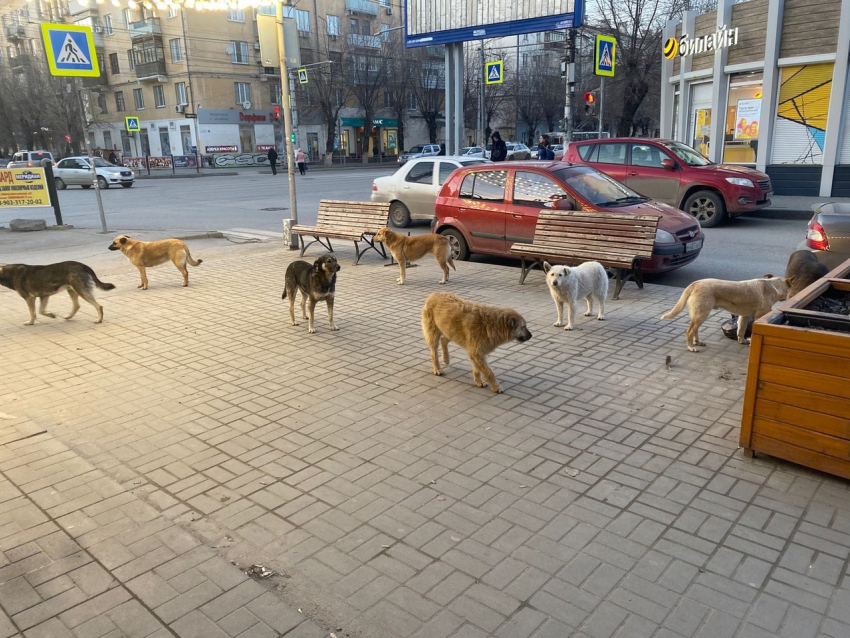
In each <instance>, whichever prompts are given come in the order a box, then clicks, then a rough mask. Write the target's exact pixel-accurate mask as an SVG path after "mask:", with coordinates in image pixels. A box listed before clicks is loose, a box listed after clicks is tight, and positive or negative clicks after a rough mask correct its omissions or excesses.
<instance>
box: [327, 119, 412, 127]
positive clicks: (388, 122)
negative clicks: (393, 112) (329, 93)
mask: <svg viewBox="0 0 850 638" xmlns="http://www.w3.org/2000/svg"><path fill="white" fill-rule="evenodd" d="M363 123H364V120H363V118H362V117H343V118H340V124H341V125H342V126H353V127H355V128H357V127H360V126H363ZM372 126H378V127H384V128H387V127H389V128H395V127H396V126H398V120H395V119H391V118H389V117H373V118H372Z"/></svg>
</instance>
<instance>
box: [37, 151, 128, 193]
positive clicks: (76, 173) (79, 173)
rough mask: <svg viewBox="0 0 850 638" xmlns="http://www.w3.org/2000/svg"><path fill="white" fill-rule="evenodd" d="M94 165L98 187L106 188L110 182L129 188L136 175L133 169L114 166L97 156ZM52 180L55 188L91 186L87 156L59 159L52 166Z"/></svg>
mask: <svg viewBox="0 0 850 638" xmlns="http://www.w3.org/2000/svg"><path fill="white" fill-rule="evenodd" d="M94 166H95V170H96V171H97V184H98V188H101V189H106V188H109V186H110V185H111V184H121V186H123V187H124V188H130V187H131V186H132V185H133V182H134V181H135V179H136V177H135V175H133V171H131V170H130V169H129V168H124V167H123V166H115V165H114V164H110V163H109V162H107V161H106V160H104V159H101V158H99V157H95V158H94ZM53 181H54V183H55V184H56V188H58V189H59V190H64V189H65V188H67V187H68V186H82V187H83V188H91V187H92V176H91V166H90V165H89V158H88V157H66V158H65V159H63V160H59V163H58V164H57V165H56V166H55V167H54V168H53Z"/></svg>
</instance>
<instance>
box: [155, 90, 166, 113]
mask: <svg viewBox="0 0 850 638" xmlns="http://www.w3.org/2000/svg"><path fill="white" fill-rule="evenodd" d="M153 103H154V106H155V107H156V108H158V109H161V108H163V107H164V106H165V89H164V88H163V86H162V84H157V85H156V86H155V87H153Z"/></svg>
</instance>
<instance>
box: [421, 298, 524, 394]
mask: <svg viewBox="0 0 850 638" xmlns="http://www.w3.org/2000/svg"><path fill="white" fill-rule="evenodd" d="M422 333H423V334H424V336H425V341H427V342H428V347H430V348H431V363H433V365H434V374H436V375H438V376H439V375H442V374H443V371H442V370H441V369H440V364H439V362H438V360H437V344H438V343H440V344H442V350H443V364H444V365H449V341H454V342H455V343H456V344H458V345H459V346H461V347H462V348H465V349H466V353H467V354H468V355H469V360H470V361H472V379H473V381H475V385H477V386H478V387H479V388H483V387H485V385H486V384H485V383H484V381H482V379H481V377H482V376H483V377H484V379H486V381H487V383H489V384H490V389H491V390H492V391H493V392H495V393H497V394H498V393H501V392H502V387H501V386H500V385H499V382H498V381H496V375H494V374H493V371H492V370H491V369H490V366H489V365H487V355H488V354H490V353H491V352H493V350H495V349H496V348H498V347H499V346H501V345H502V344H505V343H508V342H509V341H513V340H516V341H518V342H520V343H522V342H524V341H528V340H529V339H531V333H530V332H529V331H528V328H527V327H526V325H525V319H523V318H522V315H521V314H519V313H518V312H517V311H516V310H511V309H510V308H496V307H495V306H485V305H484V304H479V303H474V302H472V301H466V300H465V299H461V298H460V297H458V296H457V295H454V294H452V293H449V292H434V293H431V294H430V295H428V298H427V299H426V300H425V305H424V306H423V307H422Z"/></svg>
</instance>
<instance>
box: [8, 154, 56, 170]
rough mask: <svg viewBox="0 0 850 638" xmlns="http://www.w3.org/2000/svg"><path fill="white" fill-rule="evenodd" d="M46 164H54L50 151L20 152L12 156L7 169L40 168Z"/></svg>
mask: <svg viewBox="0 0 850 638" xmlns="http://www.w3.org/2000/svg"><path fill="white" fill-rule="evenodd" d="M45 162H53V155H52V154H51V153H50V151H18V152H17V153H15V154H14V155H12V159H11V160H9V164H8V165H7V166H6V168H39V167H41V166H44V163H45Z"/></svg>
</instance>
